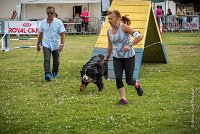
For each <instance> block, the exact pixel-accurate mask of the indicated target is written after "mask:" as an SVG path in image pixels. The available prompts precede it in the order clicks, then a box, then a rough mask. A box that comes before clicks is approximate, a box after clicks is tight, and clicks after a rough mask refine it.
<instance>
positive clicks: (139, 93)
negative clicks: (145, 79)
mask: <svg viewBox="0 0 200 134" xmlns="http://www.w3.org/2000/svg"><path fill="white" fill-rule="evenodd" d="M135 89H136V91H137V94H138V95H139V96H142V95H143V93H144V91H143V89H142V87H141V86H140V83H139V82H138V81H137V82H136V84H135Z"/></svg>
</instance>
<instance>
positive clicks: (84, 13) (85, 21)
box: [81, 7, 89, 32]
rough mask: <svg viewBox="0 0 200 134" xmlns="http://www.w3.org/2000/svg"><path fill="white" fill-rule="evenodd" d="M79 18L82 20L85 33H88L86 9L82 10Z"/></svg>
mask: <svg viewBox="0 0 200 134" xmlns="http://www.w3.org/2000/svg"><path fill="white" fill-rule="evenodd" d="M81 17H82V18H83V23H84V26H85V31H86V32H88V22H89V12H88V11H87V8H86V7H84V8H83V11H82V12H81Z"/></svg>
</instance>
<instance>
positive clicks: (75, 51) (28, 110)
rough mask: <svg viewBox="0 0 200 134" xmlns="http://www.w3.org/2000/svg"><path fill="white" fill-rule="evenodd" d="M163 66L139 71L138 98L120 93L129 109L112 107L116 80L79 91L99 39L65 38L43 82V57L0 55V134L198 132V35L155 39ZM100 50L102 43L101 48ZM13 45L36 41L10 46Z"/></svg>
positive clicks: (21, 52) (29, 52)
mask: <svg viewBox="0 0 200 134" xmlns="http://www.w3.org/2000/svg"><path fill="white" fill-rule="evenodd" d="M162 37H163V41H164V42H165V49H166V54H167V58H168V64H142V66H141V71H140V79H139V80H140V81H141V84H142V86H143V88H144V92H145V94H144V96H142V97H139V96H138V95H137V93H136V91H135V89H134V88H133V87H131V86H127V85H126V84H125V88H126V95H127V98H128V100H129V103H128V104H127V105H125V106H117V105H116V103H117V101H119V95H118V91H117V89H116V86H115V81H112V80H107V81H106V80H105V81H104V86H105V88H104V90H103V91H102V92H98V90H97V87H96V86H95V85H94V84H90V85H89V86H88V87H87V88H86V90H85V91H84V92H80V91H79V86H80V81H81V78H80V70H81V67H82V65H83V64H85V63H86V62H87V61H88V59H89V58H90V56H91V53H92V51H93V48H94V46H95V43H96V40H97V38H98V35H77V36H76V35H69V36H66V41H65V48H64V51H63V52H61V54H60V62H61V63H60V73H59V77H58V78H57V79H53V80H52V81H51V82H46V81H44V79H43V78H44V72H43V54H42V52H40V53H39V56H38V58H37V59H36V61H35V62H33V63H30V62H31V61H32V60H33V59H34V58H35V56H36V54H37V53H36V50H35V49H34V48H31V49H14V50H11V51H9V52H3V51H2V52H0V57H1V58H0V74H1V75H0V108H1V110H0V132H1V133H6V134H8V133H10V134H14V133H21V134H24V133H28V134H30V133H31V134H35V133H41V134H46V133H48V134H64V133H66V134H71V133H75V134H116V133H119V134H122V133H124V134H146V133H149V134H191V133H199V132H200V106H199V105H200V96H199V93H200V91H199V90H200V84H199V81H200V77H199V76H200V69H199V67H200V43H199V42H200V33H166V34H164V35H162ZM105 43H106V41H105ZM12 44H13V46H15V45H16V46H20V45H26V44H29V45H35V44H36V40H35V41H23V42H20V41H15V42H13V41H12Z"/></svg>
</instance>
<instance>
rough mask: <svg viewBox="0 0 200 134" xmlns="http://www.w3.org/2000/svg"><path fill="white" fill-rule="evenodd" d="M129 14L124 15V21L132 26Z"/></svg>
mask: <svg viewBox="0 0 200 134" xmlns="http://www.w3.org/2000/svg"><path fill="white" fill-rule="evenodd" d="M127 16H128V15H124V16H122V22H123V23H124V24H127V25H128V26H130V25H131V21H130V19H129V18H128V17H127Z"/></svg>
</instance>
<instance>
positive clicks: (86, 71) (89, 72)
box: [81, 63, 102, 82]
mask: <svg viewBox="0 0 200 134" xmlns="http://www.w3.org/2000/svg"><path fill="white" fill-rule="evenodd" d="M81 77H82V80H83V81H84V82H95V81H96V80H97V78H99V77H102V67H101V65H100V64H99V63H92V64H86V65H84V66H83V68H82V71H81Z"/></svg>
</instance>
